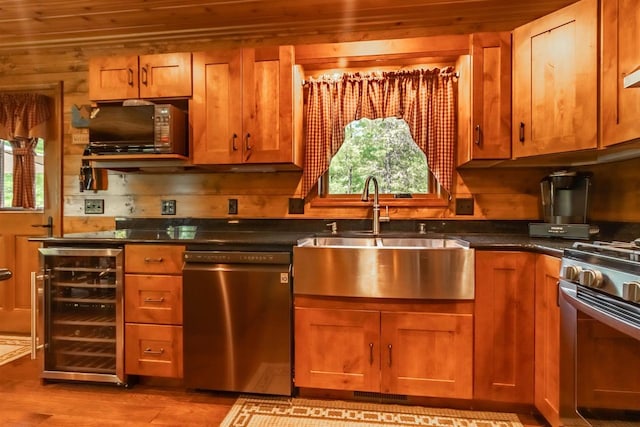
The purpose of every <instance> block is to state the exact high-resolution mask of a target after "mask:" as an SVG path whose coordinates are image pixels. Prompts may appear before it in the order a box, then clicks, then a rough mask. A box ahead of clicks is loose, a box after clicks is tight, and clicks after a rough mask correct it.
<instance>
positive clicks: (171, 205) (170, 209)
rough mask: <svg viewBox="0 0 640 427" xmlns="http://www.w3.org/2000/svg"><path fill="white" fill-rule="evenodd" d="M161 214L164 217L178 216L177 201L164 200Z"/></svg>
mask: <svg viewBox="0 0 640 427" xmlns="http://www.w3.org/2000/svg"><path fill="white" fill-rule="evenodd" d="M160 206H161V207H160V213H161V214H162V215H175V214H176V201H175V200H162V201H161V205H160Z"/></svg>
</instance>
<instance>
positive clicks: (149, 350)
mask: <svg viewBox="0 0 640 427" xmlns="http://www.w3.org/2000/svg"><path fill="white" fill-rule="evenodd" d="M163 353H164V348H161V349H160V350H159V351H156V350H151V349H150V348H145V349H144V354H153V355H158V356H159V355H161V354H163Z"/></svg>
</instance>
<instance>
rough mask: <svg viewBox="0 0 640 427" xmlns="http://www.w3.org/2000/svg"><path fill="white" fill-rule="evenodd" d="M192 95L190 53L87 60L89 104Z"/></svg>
mask: <svg viewBox="0 0 640 427" xmlns="http://www.w3.org/2000/svg"><path fill="white" fill-rule="evenodd" d="M191 92H192V90H191V53H189V52H180V53H163V54H153V55H140V56H135V55H132V56H102V57H94V58H90V59H89V98H90V99H91V100H92V101H116V100H124V99H132V98H180V97H190V96H191Z"/></svg>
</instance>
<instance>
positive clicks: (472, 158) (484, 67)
mask: <svg viewBox="0 0 640 427" xmlns="http://www.w3.org/2000/svg"><path fill="white" fill-rule="evenodd" d="M470 74H471V79H470V80H471V81H470V83H471V86H470V88H469V90H470V97H471V101H470V102H471V104H470V105H471V109H470V110H471V111H470V112H469V113H470V117H471V120H470V122H469V123H464V124H463V123H461V126H460V127H461V129H463V132H464V134H463V135H461V138H460V141H459V142H460V145H459V148H458V165H464V164H467V163H469V162H474V163H479V161H480V162H483V161H491V160H507V159H510V158H511V34H510V33H508V32H503V33H477V34H473V35H472V36H471V70H470ZM460 86H462V84H460ZM461 92H462V89H461ZM460 104H461V108H465V107H464V106H463V103H462V102H461V103H460ZM465 125H470V127H469V128H466V127H465Z"/></svg>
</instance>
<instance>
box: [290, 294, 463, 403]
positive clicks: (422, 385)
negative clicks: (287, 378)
mask: <svg viewBox="0 0 640 427" xmlns="http://www.w3.org/2000/svg"><path fill="white" fill-rule="evenodd" d="M360 306H361V305H359V304H358V303H357V302H349V303H343V304H341V306H339V307H336V306H334V307H299V306H296V309H295V361H296V362H295V365H296V366H295V373H296V376H295V384H296V386H297V387H308V388H319V389H333V390H352V391H369V392H382V393H393V394H407V395H414V396H432V397H452V398H471V395H472V369H473V368H472V357H473V356H472V355H473V341H472V336H473V333H472V331H473V320H472V319H473V315H472V313H471V310H470V309H469V310H467V311H466V312H465V311H464V310H463V311H462V312H448V313H447V312H445V313H440V312H429V311H425V312H408V311H387V309H388V308H389V307H386V308H385V307H384V306H378V308H379V309H381V310H382V311H381V310H376V309H374V308H376V305H369V306H367V308H372V309H366V310H361V309H356V308H357V307H360ZM453 306H456V305H455V304H453ZM349 307H351V308H349ZM456 307H457V306H456ZM396 308H397V309H399V310H401V307H396ZM425 310H428V309H426V308H425ZM327 349H331V351H327Z"/></svg>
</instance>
